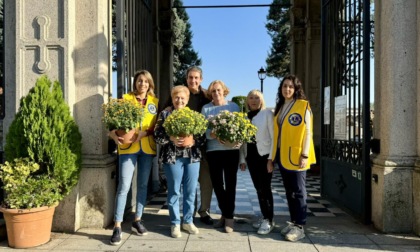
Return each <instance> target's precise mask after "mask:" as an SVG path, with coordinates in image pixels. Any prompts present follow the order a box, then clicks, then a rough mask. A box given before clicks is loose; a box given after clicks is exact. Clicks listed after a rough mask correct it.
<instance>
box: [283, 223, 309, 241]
mask: <svg viewBox="0 0 420 252" xmlns="http://www.w3.org/2000/svg"><path fill="white" fill-rule="evenodd" d="M304 237H305V231H303V227H298V226H293V227H292V228H291V229H290V231H289V233H287V234H286V236H285V237H284V238H285V239H286V240H288V241H291V242H295V241H299V240H300V239H302V238H304Z"/></svg>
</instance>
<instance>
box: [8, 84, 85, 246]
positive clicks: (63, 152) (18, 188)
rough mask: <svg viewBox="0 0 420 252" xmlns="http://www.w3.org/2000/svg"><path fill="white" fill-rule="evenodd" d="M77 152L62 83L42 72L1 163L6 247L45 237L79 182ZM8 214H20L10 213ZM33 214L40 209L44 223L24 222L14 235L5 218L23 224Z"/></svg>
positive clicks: (74, 127) (79, 148)
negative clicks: (58, 207) (57, 210)
mask: <svg viewBox="0 0 420 252" xmlns="http://www.w3.org/2000/svg"><path fill="white" fill-rule="evenodd" d="M81 152H82V142H81V134H80V132H79V129H78V127H77V125H76V123H75V121H74V119H73V118H72V116H71V114H70V109H69V107H68V105H67V104H66V102H65V101H64V99H63V94H62V91H61V85H60V83H59V82H57V81H56V82H54V83H51V81H50V80H49V79H48V77H46V76H42V77H40V78H39V79H38V80H37V82H36V84H35V86H34V87H33V88H32V89H31V90H30V91H29V93H28V95H26V96H24V97H22V99H21V100H20V107H19V111H18V113H17V114H16V116H15V118H14V120H13V122H12V124H11V126H10V128H9V132H8V134H7V136H6V146H5V154H6V161H7V163H5V164H4V165H2V166H1V176H0V179H1V180H2V182H3V189H4V191H5V196H4V199H5V200H4V202H3V203H2V206H1V207H0V211H1V212H3V214H4V216H5V221H6V228H7V233H8V241H9V246H10V247H15V248H27V247H33V246H37V245H41V244H43V243H46V242H48V241H49V239H50V235H51V226H52V214H53V212H54V209H55V207H56V205H57V204H58V202H59V201H60V200H62V199H63V198H64V197H65V196H66V195H68V194H69V193H70V191H71V190H72V188H73V187H74V186H75V185H76V184H77V182H78V179H79V174H80V169H81ZM26 191H27V192H26ZM43 210H49V212H50V213H45V211H43ZM47 212H48V211H47ZM12 214H13V215H16V214H17V215H18V216H13V217H10V216H9V215H12ZM32 214H40V215H41V217H37V219H38V220H45V223H44V222H42V223H43V224H40V223H38V224H36V226H35V227H33V226H25V227H24V230H25V232H23V233H21V234H19V235H14V234H16V232H15V231H14V226H13V225H14V223H12V222H10V221H8V220H17V219H19V224H20V225H26V223H23V222H22V223H20V222H21V221H24V219H25V218H26V216H28V215H32ZM23 215H24V216H25V217H22V216H23ZM49 215H51V217H48V218H50V219H48V218H47V216H49ZM46 219H48V220H46ZM28 224H34V223H33V222H32V223H28ZM42 227H45V228H46V229H47V230H48V231H47V235H41V230H40V229H41V228H42ZM33 238H35V240H32V239H33ZM37 238H41V239H38V240H37Z"/></svg>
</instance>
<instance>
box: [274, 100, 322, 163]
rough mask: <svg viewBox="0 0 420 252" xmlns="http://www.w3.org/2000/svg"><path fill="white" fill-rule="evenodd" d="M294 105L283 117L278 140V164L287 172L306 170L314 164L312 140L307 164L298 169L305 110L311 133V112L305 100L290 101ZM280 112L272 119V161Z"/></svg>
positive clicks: (275, 149) (303, 134)
mask: <svg viewBox="0 0 420 252" xmlns="http://www.w3.org/2000/svg"><path fill="white" fill-rule="evenodd" d="M292 102H294V104H293V105H292V107H291V108H290V110H289V111H288V112H287V115H286V116H285V117H284V120H283V124H282V127H281V139H280V163H281V165H282V166H283V167H284V168H286V169H288V170H300V171H301V170H308V169H309V168H310V167H311V164H315V163H316V158H315V150H314V143H313V139H312V138H311V140H310V145H309V153H308V163H307V165H306V167H305V168H300V166H299V160H300V156H301V155H302V147H303V146H302V143H303V140H304V137H305V123H306V122H305V114H306V110H309V111H310V112H311V130H312V131H313V127H312V126H313V120H312V111H311V107H310V106H309V102H308V101H305V100H296V101H292ZM279 116H280V111H279V112H278V113H277V115H276V116H275V117H274V139H273V149H272V152H271V153H272V159H273V161H274V159H275V157H276V153H277V145H278V138H279V125H278V117H279Z"/></svg>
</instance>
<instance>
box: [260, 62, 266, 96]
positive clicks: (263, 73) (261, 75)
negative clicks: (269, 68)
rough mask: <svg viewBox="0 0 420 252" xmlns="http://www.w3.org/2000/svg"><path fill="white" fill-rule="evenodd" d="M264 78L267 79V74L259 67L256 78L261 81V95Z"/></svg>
mask: <svg viewBox="0 0 420 252" xmlns="http://www.w3.org/2000/svg"><path fill="white" fill-rule="evenodd" d="M265 77H267V72H266V71H265V70H264V68H263V67H261V68H260V70H258V78H259V79H260V81H261V93H262V92H263V84H264V79H265Z"/></svg>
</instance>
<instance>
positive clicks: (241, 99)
mask: <svg viewBox="0 0 420 252" xmlns="http://www.w3.org/2000/svg"><path fill="white" fill-rule="evenodd" d="M232 102H234V103H236V104H238V106H239V108H240V109H241V112H244V113H245V112H248V107H247V106H246V96H242V95H240V96H234V97H232Z"/></svg>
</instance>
